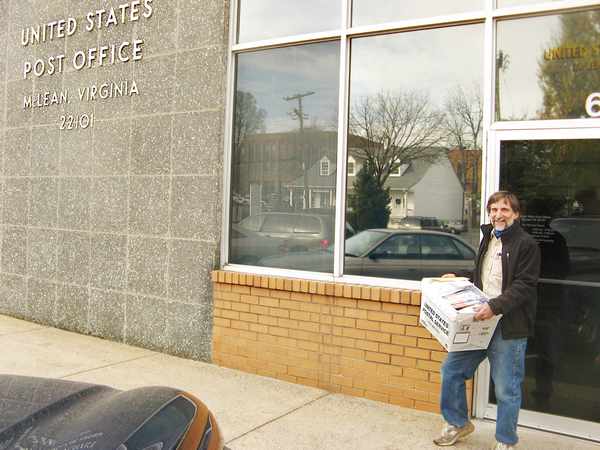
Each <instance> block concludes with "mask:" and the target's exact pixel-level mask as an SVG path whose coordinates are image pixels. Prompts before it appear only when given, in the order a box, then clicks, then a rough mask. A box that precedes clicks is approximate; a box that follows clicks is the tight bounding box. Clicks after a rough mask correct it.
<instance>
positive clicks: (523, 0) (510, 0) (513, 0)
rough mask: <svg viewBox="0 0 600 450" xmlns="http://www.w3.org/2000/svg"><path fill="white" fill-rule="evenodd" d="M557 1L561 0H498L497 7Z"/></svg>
mask: <svg viewBox="0 0 600 450" xmlns="http://www.w3.org/2000/svg"><path fill="white" fill-rule="evenodd" d="M555 1H559V0H496V7H497V8H505V7H507V6H523V5H535V4H538V3H548V2H555Z"/></svg>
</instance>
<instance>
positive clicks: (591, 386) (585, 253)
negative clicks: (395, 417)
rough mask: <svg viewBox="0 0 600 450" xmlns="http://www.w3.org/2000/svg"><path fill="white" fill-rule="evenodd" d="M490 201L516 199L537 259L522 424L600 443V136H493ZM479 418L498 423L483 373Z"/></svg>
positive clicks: (545, 133) (479, 384) (592, 133)
mask: <svg viewBox="0 0 600 450" xmlns="http://www.w3.org/2000/svg"><path fill="white" fill-rule="evenodd" d="M491 137H492V139H493V141H492V142H491V144H492V145H490V147H489V148H490V149H491V150H492V152H493V154H491V155H490V158H489V161H490V165H491V166H492V167H494V169H495V170H494V171H493V172H491V173H495V174H496V176H495V177H493V178H494V179H490V180H488V189H487V190H488V193H487V194H488V195H489V193H491V192H492V191H494V190H497V189H506V190H510V191H513V192H515V193H516V194H517V196H518V197H519V199H520V200H521V202H522V217H521V224H522V225H523V227H524V228H525V229H526V230H527V231H528V232H529V233H530V234H531V235H532V236H533V237H534V238H535V239H536V240H537V242H538V244H539V246H540V250H541V253H542V267H541V279H540V283H539V289H538V309H537V319H536V325H535V333H534V336H533V337H531V338H530V339H529V341H528V346H527V355H526V374H525V381H524V383H523V403H522V409H521V415H520V423H521V424H522V425H527V426H533V427H536V428H541V429H546V430H552V431H557V432H561V433H565V434H572V435H577V436H580V437H585V438H588V439H593V440H600V133H599V131H598V130H582V129H579V130H557V131H551V132H549V131H544V130H535V131H531V130H522V131H495V132H494V133H492V136H491ZM479 372H480V373H479V375H478V379H477V397H478V398H477V399H476V403H477V405H478V406H477V411H476V413H477V415H479V416H484V417H488V418H491V419H495V417H496V405H495V397H494V391H493V383H492V382H491V381H490V378H489V369H487V368H483V369H482V370H480V371H479Z"/></svg>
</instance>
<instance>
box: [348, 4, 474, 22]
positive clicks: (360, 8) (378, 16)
mask: <svg viewBox="0 0 600 450" xmlns="http://www.w3.org/2000/svg"><path fill="white" fill-rule="evenodd" d="M484 7H485V0H460V1H450V2H448V1H446V2H440V1H437V0H421V1H413V2H393V1H390V0H354V1H353V2H352V25H354V26H358V25H371V24H375V23H383V22H391V21H396V20H407V19H421V18H423V17H434V16H441V15H444V14H456V13H463V12H468V11H476V10H478V9H483V8H484Z"/></svg>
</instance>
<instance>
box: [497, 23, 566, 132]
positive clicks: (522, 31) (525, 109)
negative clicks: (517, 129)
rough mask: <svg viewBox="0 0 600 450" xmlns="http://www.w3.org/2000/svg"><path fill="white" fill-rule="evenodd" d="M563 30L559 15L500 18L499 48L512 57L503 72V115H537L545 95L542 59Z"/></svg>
mask: <svg viewBox="0 0 600 450" xmlns="http://www.w3.org/2000/svg"><path fill="white" fill-rule="evenodd" d="M559 32H560V21H559V16H545V17H533V18H528V19H519V20H506V21H502V22H498V25H497V40H498V50H502V52H503V53H504V54H505V55H508V58H509V62H508V68H507V69H506V70H504V71H502V73H501V74H500V104H501V114H502V118H503V119H510V118H514V119H517V120H518V119H520V118H535V117H536V116H537V111H538V110H539V109H541V108H542V105H543V98H544V96H543V92H542V89H541V88H540V86H539V83H538V76H537V73H538V62H539V60H540V59H541V58H543V56H544V49H546V48H548V47H550V46H552V41H553V36H556V35H558V34H559Z"/></svg>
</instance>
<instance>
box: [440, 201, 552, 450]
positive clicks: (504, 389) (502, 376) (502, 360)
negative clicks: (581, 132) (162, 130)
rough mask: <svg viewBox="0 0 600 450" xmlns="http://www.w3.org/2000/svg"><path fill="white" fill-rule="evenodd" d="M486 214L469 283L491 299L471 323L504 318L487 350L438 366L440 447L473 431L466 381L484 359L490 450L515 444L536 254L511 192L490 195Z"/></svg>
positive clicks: (534, 299)
mask: <svg viewBox="0 0 600 450" xmlns="http://www.w3.org/2000/svg"><path fill="white" fill-rule="evenodd" d="M487 211H488V214H489V218H490V223H489V224H486V225H483V226H482V227H481V230H482V231H483V239H482V240H481V243H480V245H479V253H478V254H477V261H476V264H475V271H474V274H473V283H474V284H475V285H476V286H477V287H479V288H480V289H482V290H483V292H484V293H485V294H486V295H487V296H488V298H489V299H490V301H489V303H487V304H485V305H483V306H481V307H479V309H478V310H477V312H476V314H475V317H474V319H475V320H487V319H490V318H491V317H493V316H494V315H497V314H502V318H501V319H500V322H499V324H498V326H497V327H496V331H495V332H494V335H493V336H492V339H491V341H490V345H489V347H488V348H487V350H473V351H463V352H450V353H449V354H448V357H447V358H446V361H445V362H444V364H443V366H442V395H441V410H442V415H443V416H444V419H445V421H446V425H445V427H444V429H443V431H442V434H441V436H440V437H438V438H436V439H434V441H433V442H434V443H435V444H437V445H440V446H448V445H454V444H455V443H456V442H457V441H459V440H460V439H463V438H464V437H466V436H467V435H469V434H470V433H472V432H473V430H474V429H475V427H474V426H473V424H472V423H471V422H470V421H469V417H468V412H467V398H466V389H465V381H466V380H467V379H469V378H471V377H473V375H474V373H475V369H477V366H479V363H481V361H483V360H484V359H485V358H486V357H487V358H488V359H489V361H490V367H491V373H492V379H493V380H494V384H495V388H496V391H495V392H496V401H497V404H498V415H497V421H496V444H495V446H494V449H497V450H502V449H510V448H514V446H515V445H516V443H517V441H518V437H517V421H518V417H519V409H520V407H521V383H522V382H523V376H524V373H525V348H526V346H527V337H528V336H530V335H531V334H533V329H534V322H535V310H536V303H537V281H538V277H539V272H540V251H539V248H538V245H537V243H536V242H535V240H534V239H533V238H532V237H531V236H530V235H529V234H527V233H526V232H525V231H524V230H523V229H522V228H521V226H520V224H519V223H518V222H517V219H518V218H519V214H520V206H519V200H518V199H517V197H516V196H515V195H514V194H512V193H510V192H507V191H499V192H496V193H494V194H492V195H491V196H490V198H489V199H488V202H487ZM446 276H453V275H452V274H447V275H446Z"/></svg>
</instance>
